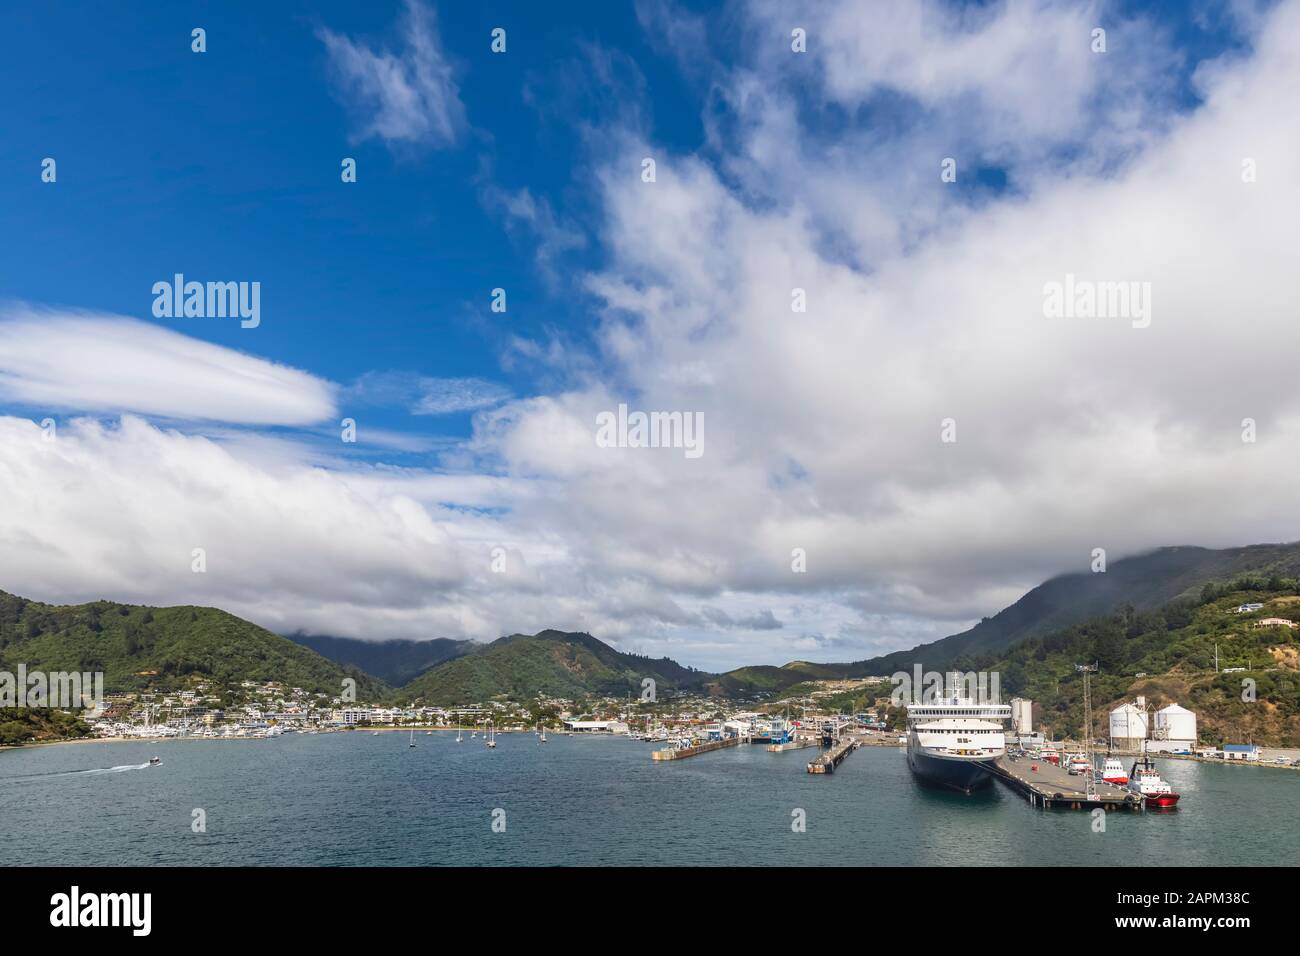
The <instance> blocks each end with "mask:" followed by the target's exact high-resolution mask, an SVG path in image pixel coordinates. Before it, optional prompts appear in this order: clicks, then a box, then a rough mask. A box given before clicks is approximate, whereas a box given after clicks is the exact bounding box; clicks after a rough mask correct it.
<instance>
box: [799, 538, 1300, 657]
mask: <svg viewBox="0 0 1300 956" xmlns="http://www.w3.org/2000/svg"><path fill="white" fill-rule="evenodd" d="M1246 574H1252V575H1254V576H1256V577H1262V578H1265V579H1267V578H1269V577H1272V578H1275V579H1276V578H1292V577H1296V576H1300V544H1296V543H1292V544H1259V545H1251V546H1249V547H1245V548H1226V549H1223V550H1217V551H1215V550H1210V549H1208V548H1193V547H1176V548H1161V549H1160V550H1158V551H1152V552H1150V553H1149V554H1143V555H1138V556H1136V557H1131V558H1124V559H1122V560H1119V561H1115V562H1114V563H1112V564H1111V565H1110V566H1109V567H1108V568H1107V570H1106V572H1105V573H1103V574H1093V573H1091V572H1088V571H1085V572H1082V573H1078V574H1064V575H1061V576H1059V577H1055V578H1052V579H1051V580H1049V581H1047V582H1045V583H1043V584H1040V585H1039V586H1038V587H1036V588H1034V589H1033V590H1032V591H1030V592H1029V593H1027V594H1026V595H1025V596H1024V597H1022V598H1021V599H1020V600H1019V601H1017V602H1016V603H1015V604H1012V605H1011V606H1010V607H1008V608H1005V609H1004V610H1002V611H1000V612H999V613H997V614H995V615H994V616H993V617H989V618H985V619H984V620H982V621H980V623H978V624H976V625H975V626H974V627H972V628H971V629H970V630H968V631H963V632H962V633H960V634H954V635H952V636H951V637H945V638H943V639H942V640H939V641H934V642H933V643H930V644H922V645H920V646H919V647H914V648H912V649H911V650H908V651H897V652H895V653H893V654H886V655H884V656H882V657H874V658H871V659H870V660H865V661H856V662H854V663H851V664H831V665H821V666H823V667H827V668H832V669H834V670H835V671H837V672H838V676H841V677H864V676H870V675H888V674H892V673H894V672H895V671H900V670H910V669H911V667H912V665H913V664H916V663H920V664H922V665H924V666H925V668H926V669H927V670H943V669H944V668H946V667H949V666H958V667H960V669H962V670H972V669H974V668H971V667H968V666H965V665H967V664H969V663H970V661H971V660H972V659H973V658H975V657H977V656H980V655H986V654H988V653H990V652H996V651H999V650H1002V649H1004V648H1008V647H1010V646H1012V645H1013V644H1015V643H1016V642H1017V641H1021V640H1024V639H1025V638H1029V637H1035V636H1041V635H1045V634H1050V633H1052V632H1053V631H1056V630H1059V629H1061V628H1065V627H1069V626H1071V625H1073V624H1078V623H1080V622H1082V621H1086V620H1088V619H1090V618H1093V617H1097V616H1099V615H1105V614H1110V613H1112V612H1114V611H1115V610H1117V609H1119V608H1121V607H1124V606H1126V605H1128V606H1131V607H1133V608H1135V609H1136V610H1138V611H1148V610H1153V609H1155V608H1160V607H1163V606H1164V605H1166V604H1168V603H1169V602H1170V601H1173V600H1175V599H1176V598H1179V597H1188V596H1191V595H1193V594H1195V593H1196V592H1198V591H1199V590H1200V589H1201V587H1202V586H1203V585H1205V584H1206V583H1210V582H1216V583H1222V582H1228V581H1233V580H1236V579H1238V578H1240V577H1242V576H1243V575H1246Z"/></svg>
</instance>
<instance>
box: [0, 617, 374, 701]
mask: <svg viewBox="0 0 1300 956" xmlns="http://www.w3.org/2000/svg"><path fill="white" fill-rule="evenodd" d="M20 662H21V663H24V664H26V665H27V668H28V670H29V671H30V670H44V671H92V672H93V671H103V672H104V688H105V690H106V691H109V692H115V691H124V690H133V689H138V688H142V687H145V686H147V685H149V684H153V685H155V686H160V685H161V686H165V685H166V684H168V683H169V682H173V683H175V684H178V685H179V684H180V683H182V682H183V681H184V680H185V679H187V678H189V677H190V676H191V675H195V676H201V677H207V678H210V679H213V680H216V681H220V682H223V683H237V682H239V681H243V680H251V681H272V680H273V681H281V682H283V683H285V684H288V685H290V686H294V687H301V688H303V689H304V690H309V691H313V692H318V693H326V694H337V693H339V691H340V689H341V688H342V681H343V679H344V678H345V677H352V678H354V679H355V680H356V681H357V693H358V696H359V697H363V698H374V697H377V696H380V695H382V694H383V693H384V692H385V691H386V688H385V687H384V685H383V684H382V682H380V681H378V680H376V679H375V678H373V677H370V676H369V675H366V674H363V673H362V672H361V671H358V670H356V669H355V668H346V667H343V666H341V665H339V664H336V663H335V662H333V661H330V660H327V659H325V658H324V657H322V656H321V655H319V654H317V653H315V652H314V651H311V650H308V649H307V648H305V647H300V646H299V645H297V644H295V643H293V642H292V641H290V640H287V639H286V638H283V637H280V636H279V635H278V634H273V633H271V632H270V631H268V630H266V629H265V628H262V627H258V626H257V625H256V624H250V623H249V622H248V621H245V620H242V619H241V618H237V617H235V616H234V615H233V614H227V613H226V612H225V611H220V610H217V609H216V608H210V607H188V606H186V607H159V608H154V607H144V606H140V605H131V604H117V603H114V602H112V601H94V602H92V603H90V604H75V605H55V604H42V603H40V602H38V601H28V600H26V599H24V598H20V597H16V596H14V595H12V594H7V593H5V592H3V591H0V670H8V671H10V672H15V671H16V670H17V667H18V664H19V663H20Z"/></svg>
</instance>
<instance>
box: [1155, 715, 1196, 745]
mask: <svg viewBox="0 0 1300 956" xmlns="http://www.w3.org/2000/svg"><path fill="white" fill-rule="evenodd" d="M1154 736H1155V738H1156V739H1158V740H1160V741H1161V742H1163V743H1164V744H1165V745H1166V747H1165V748H1164V749H1174V750H1184V749H1185V750H1191V749H1192V748H1193V747H1195V746H1196V715H1195V714H1194V713H1192V712H1191V711H1190V710H1188V709H1187V708H1186V707H1179V706H1178V705H1177V704H1170V705H1169V706H1168V707H1165V708H1163V709H1162V710H1158V711H1156V719H1155V733H1154Z"/></svg>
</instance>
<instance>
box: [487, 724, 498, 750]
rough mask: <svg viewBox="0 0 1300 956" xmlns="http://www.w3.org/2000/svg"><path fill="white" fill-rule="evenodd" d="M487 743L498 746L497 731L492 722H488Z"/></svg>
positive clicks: (490, 745)
mask: <svg viewBox="0 0 1300 956" xmlns="http://www.w3.org/2000/svg"><path fill="white" fill-rule="evenodd" d="M487 745H488V746H489V747H496V745H497V732H496V730H495V729H494V728H493V726H492V725H491V724H488V729H487Z"/></svg>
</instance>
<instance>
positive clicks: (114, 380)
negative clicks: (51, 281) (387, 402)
mask: <svg viewBox="0 0 1300 956" xmlns="http://www.w3.org/2000/svg"><path fill="white" fill-rule="evenodd" d="M0 397H3V398H5V399H7V400H9V401H11V402H20V403H22V404H24V405H28V406H32V407H35V408H40V409H45V410H48V411H52V412H53V411H63V410H75V411H79V412H106V413H109V414H116V413H119V412H123V411H128V412H139V413H142V414H147V415H161V416H166V417H168V418H177V419H189V420H211V421H222V422H229V423H235V424H260V425H305V424H311V423H314V422H319V421H321V420H323V419H326V418H329V417H330V416H332V415H333V414H334V386H332V385H331V384H330V383H329V382H326V381H324V380H322V379H319V378H317V377H315V376H313V375H310V374H308V373H306V372H302V371H299V370H298V369H293V368H288V367H286V366H284V365H278V364H276V363H274V362H268V361H267V360H265V359H261V358H256V357H254V356H251V355H247V354H245V353H243V352H237V351H235V350H234V349H228V348H224V347H222V346H219V345H213V344H211V343H208V342H203V341H200V340H199V339H194V338H190V337H189V336H185V335H181V334H180V333H179V332H173V331H171V330H169V329H165V328H162V327H160V326H157V325H152V324H150V323H147V322H139V321H136V320H134V319H128V318H124V317H122V316H113V315H103V314H93V313H80V312H69V311H57V310H51V309H37V308H32V307H28V306H22V305H18V306H8V307H5V308H4V309H3V310H0Z"/></svg>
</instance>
